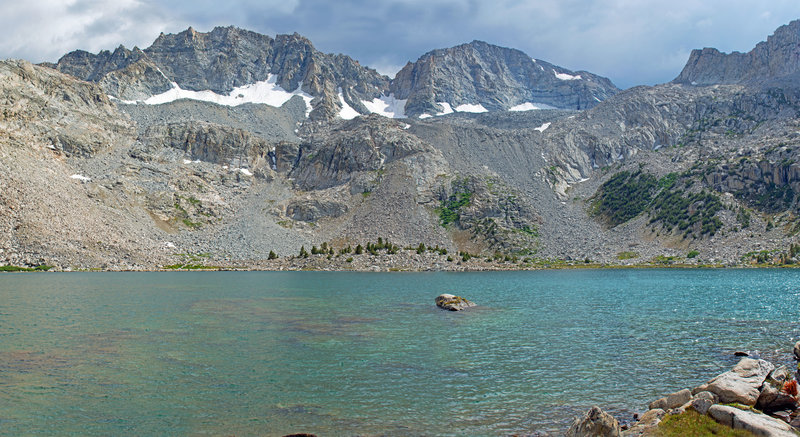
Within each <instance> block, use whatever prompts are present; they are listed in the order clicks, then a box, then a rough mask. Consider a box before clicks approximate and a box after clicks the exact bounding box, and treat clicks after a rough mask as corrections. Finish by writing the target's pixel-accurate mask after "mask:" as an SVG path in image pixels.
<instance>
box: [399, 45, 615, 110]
mask: <svg viewBox="0 0 800 437" xmlns="http://www.w3.org/2000/svg"><path fill="white" fill-rule="evenodd" d="M391 91H392V93H393V94H394V96H395V97H397V98H398V99H407V100H408V102H407V103H406V114H407V115H409V116H418V115H421V114H429V115H435V114H440V113H447V112H451V111H452V110H456V111H459V110H461V111H466V112H471V111H472V112H474V111H486V110H488V111H498V110H509V109H512V108H515V107H518V108H520V109H524V108H525V105H526V104H527V105H529V106H530V107H531V108H533V107H534V106H536V107H539V108H559V109H586V108H591V107H593V106H595V105H597V103H599V102H601V101H603V100H605V99H607V98H609V97H611V96H613V95H614V94H616V93H617V92H618V91H619V89H618V88H617V87H615V86H614V85H613V84H612V83H611V81H609V80H608V79H606V78H604V77H600V76H597V75H595V74H592V73H589V72H586V71H577V72H574V71H570V70H567V69H565V68H562V67H559V66H556V65H553V64H550V63H548V62H545V61H542V60H539V59H533V58H531V57H530V56H528V55H526V54H525V53H523V52H521V51H519V50H514V49H508V48H505V47H498V46H495V45H492V44H487V43H485V42H483V41H473V42H471V43H469V44H462V45H459V46H456V47H452V48H448V49H439V50H434V51H431V52H428V53H426V54H424V55H423V56H422V57H420V58H419V60H417V61H416V62H414V63H411V62H409V63H408V64H407V65H406V66H405V67H403V69H402V70H400V72H399V73H397V76H396V77H395V79H394V80H393V81H392V85H391ZM520 105H521V106H520ZM459 108H460V109H459Z"/></svg>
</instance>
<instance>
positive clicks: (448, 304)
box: [436, 293, 475, 311]
mask: <svg viewBox="0 0 800 437" xmlns="http://www.w3.org/2000/svg"><path fill="white" fill-rule="evenodd" d="M436 306H437V307H439V308H441V309H444V310H448V311H461V310H464V309H467V308H470V307H474V306H475V302H471V301H469V300H467V299H464V298H463V297H461V296H456V295H453V294H447V293H445V294H440V295H439V296H436Z"/></svg>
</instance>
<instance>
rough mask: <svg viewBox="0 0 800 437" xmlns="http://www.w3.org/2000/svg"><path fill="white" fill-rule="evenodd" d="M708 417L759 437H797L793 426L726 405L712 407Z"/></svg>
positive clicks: (764, 415)
mask: <svg viewBox="0 0 800 437" xmlns="http://www.w3.org/2000/svg"><path fill="white" fill-rule="evenodd" d="M708 415H709V416H711V417H712V418H713V419H714V420H716V421H717V422H719V423H721V424H723V425H726V426H729V427H731V428H733V429H743V430H746V431H750V432H752V433H753V434H755V435H758V436H769V437H797V434H795V433H794V432H793V431H792V426H791V425H789V424H787V423H785V422H783V421H780V420H778V419H775V418H773V417H769V416H767V415H766V414H760V413H756V412H753V411H746V410H740V409H738V408H735V407H729V406H726V405H712V406H711V408H709V409H708Z"/></svg>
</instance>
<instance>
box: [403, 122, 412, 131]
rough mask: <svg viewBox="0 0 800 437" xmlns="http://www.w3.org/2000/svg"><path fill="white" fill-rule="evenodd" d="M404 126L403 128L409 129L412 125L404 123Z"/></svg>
mask: <svg viewBox="0 0 800 437" xmlns="http://www.w3.org/2000/svg"><path fill="white" fill-rule="evenodd" d="M402 127H403V130H408V129H409V128H410V127H411V125H410V124H405V123H403V126H402Z"/></svg>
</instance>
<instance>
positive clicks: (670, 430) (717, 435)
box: [652, 410, 755, 437]
mask: <svg viewBox="0 0 800 437" xmlns="http://www.w3.org/2000/svg"><path fill="white" fill-rule="evenodd" d="M652 435H654V436H659V437H685V436H694V437H706V436H709V437H711V436H714V437H750V436H754V435H755V434H753V433H751V432H749V431H745V430H742V429H733V428H729V427H727V426H725V425H722V424H720V423H717V421H715V420H714V419H712V418H710V417H708V416H704V415H701V414H700V413H698V412H696V411H694V410H689V411H687V412H685V413H683V414H677V415H667V416H666V417H665V418H664V420H662V421H661V423H659V424H658V428H656V429H655V432H654V433H653V434H652Z"/></svg>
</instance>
